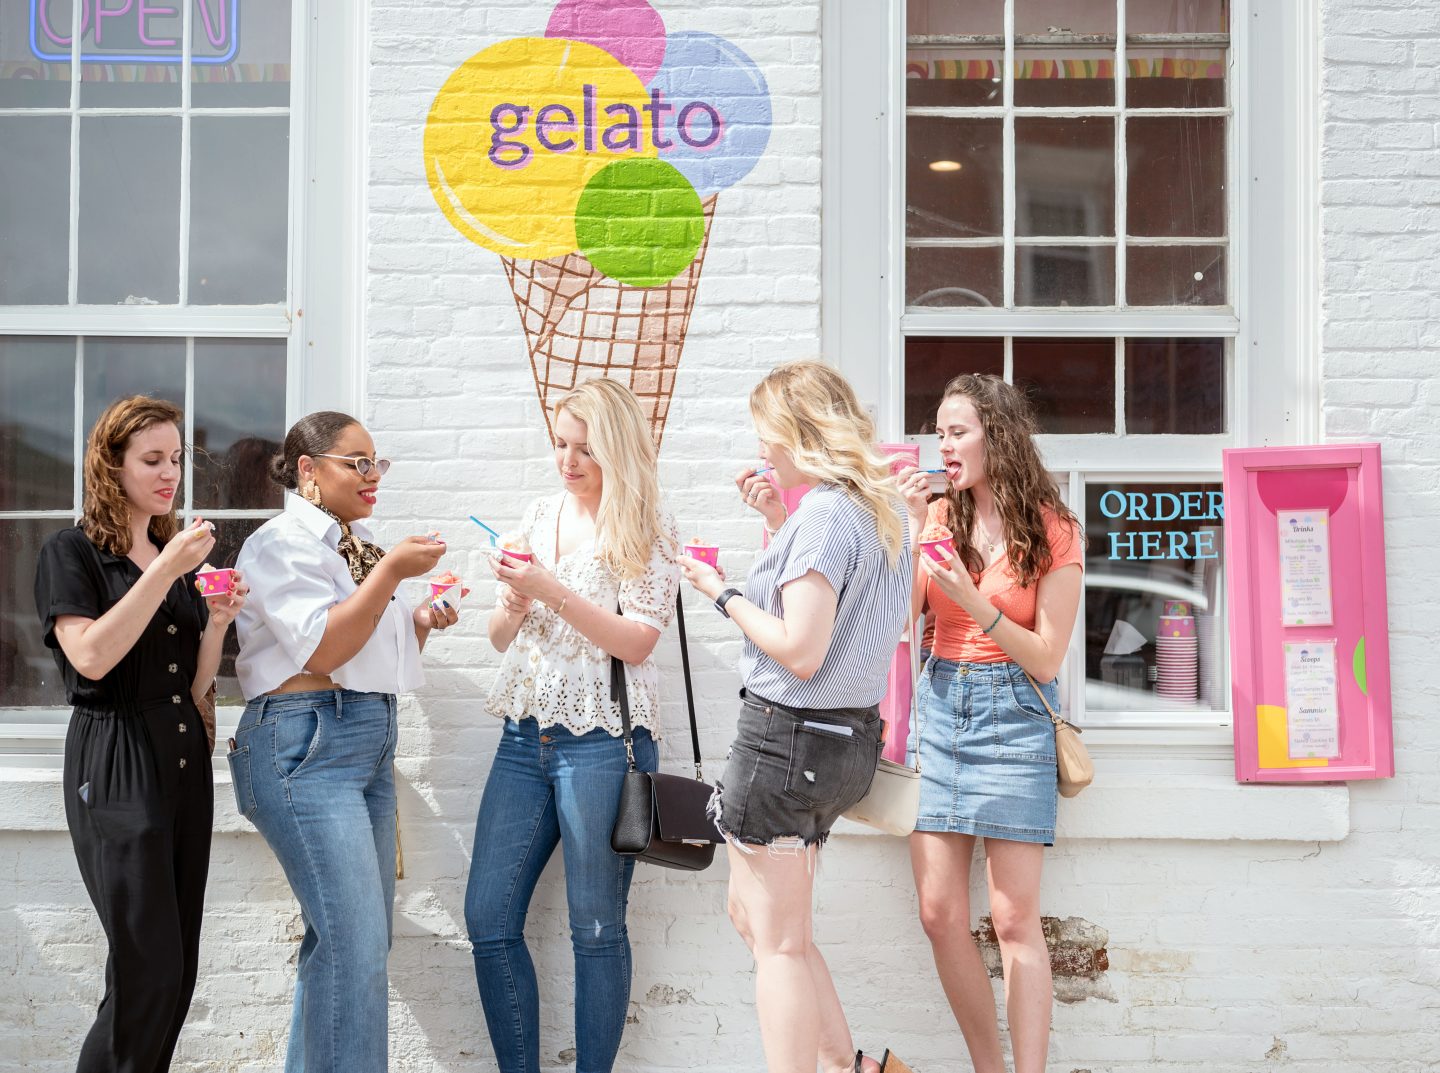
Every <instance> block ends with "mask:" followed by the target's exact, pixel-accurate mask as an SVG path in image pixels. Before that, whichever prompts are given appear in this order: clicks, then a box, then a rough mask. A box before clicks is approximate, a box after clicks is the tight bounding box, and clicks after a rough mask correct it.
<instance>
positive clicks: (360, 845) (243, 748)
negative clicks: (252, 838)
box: [230, 689, 396, 1073]
mask: <svg viewBox="0 0 1440 1073" xmlns="http://www.w3.org/2000/svg"><path fill="white" fill-rule="evenodd" d="M395 729H396V728H395V698H394V696H392V695H390V694H388V693H355V692H352V691H350V690H348V689H334V690H320V691H315V692H307V693H287V694H282V695H280V696H265V697H257V698H256V699H254V700H252V701H251V702H250V703H249V704H247V705H246V706H245V714H244V716H243V717H242V718H241V720H240V726H239V728H238V729H237V730H236V731H235V742H236V747H235V749H234V751H232V752H231V753H230V769H231V774H232V776H233V778H234V781H235V800H236V803H237V805H238V806H239V808H240V811H241V812H242V813H244V814H245V816H246V817H248V818H249V819H250V821H251V822H252V823H254V824H255V826H256V828H258V829H259V831H260V833H261V834H262V835H264V836H265V841H266V842H268V843H270V848H271V849H272V850H274V851H275V856H276V857H277V858H279V861H280V866H281V867H282V868H283V869H285V878H286V879H288V880H289V881H290V889H291V890H293V891H294V892H295V897H296V898H297V899H298V900H299V902H300V912H301V914H302V916H303V917H304V921H305V938H304V939H303V940H302V941H301V943H300V955H299V972H298V974H297V978H296V982H295V1008H294V1013H293V1016H292V1019H291V1023H290V1045H289V1050H288V1053H287V1054H286V1058H285V1070H286V1073H386V1071H387V1069H388V1066H389V1058H388V1053H387V1051H388V1040H389V1036H388V1016H387V1015H388V1012H389V1001H388V995H387V986H388V978H387V975H386V966H385V962H386V959H387V958H388V957H389V954H390V914H391V905H392V903H393V901H394V897H395V775H394V770H393V762H394V759H395Z"/></svg>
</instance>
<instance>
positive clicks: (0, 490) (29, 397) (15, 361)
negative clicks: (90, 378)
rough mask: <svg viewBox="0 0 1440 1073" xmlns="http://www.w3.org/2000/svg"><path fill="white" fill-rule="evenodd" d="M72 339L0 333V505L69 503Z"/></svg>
mask: <svg viewBox="0 0 1440 1073" xmlns="http://www.w3.org/2000/svg"><path fill="white" fill-rule="evenodd" d="M74 451H75V340H73V339H65V338H52V337H49V336H9V337H6V336H0V510H69V509H70V508H71V507H73V506H74V503H75V490H74V480H75V463H74V459H73V455H74Z"/></svg>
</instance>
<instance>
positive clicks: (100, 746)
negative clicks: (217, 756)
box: [64, 695, 215, 1073]
mask: <svg viewBox="0 0 1440 1073" xmlns="http://www.w3.org/2000/svg"><path fill="white" fill-rule="evenodd" d="M64 792H65V818H66V821H67V822H68V824H69V827H70V839H71V841H72V842H73V843H74V846H75V859H76V860H77V861H78V862H79V864H80V875H81V876H82V877H83V878H84V880H85V887H86V889H87V890H88V891H89V892H90V900H91V901H92V902H93V903H94V905H95V910H96V912H98V913H99V914H100V923H101V924H102V925H103V926H104V928H105V937H106V939H107V940H108V941H109V957H108V959H107V960H106V963H105V996H104V998H103V999H102V1000H101V1002H100V1008H99V1011H98V1012H97V1014H96V1017H95V1023H94V1025H92V1026H91V1028H90V1032H89V1034H88V1035H87V1036H86V1037H85V1043H84V1045H83V1046H82V1047H81V1049H80V1059H79V1063H78V1065H77V1067H76V1068H77V1073H164V1071H165V1070H168V1069H169V1068H170V1057H171V1055H172V1054H173V1053H174V1050H175V1041H176V1039H178V1038H179V1035H180V1026H181V1025H182V1024H183V1023H184V1021H185V1015H186V1013H187V1012H188V1011H189V1009H190V998H191V995H192V994H193V993H194V991H195V977H196V970H197V963H198V960H199V950H200V917H201V911H202V908H203V906H204V901H205V879H206V875H207V874H208V872H209V867H210V828H211V823H212V820H213V817H214V806H215V788H214V782H213V778H212V776H211V768H210V750H209V747H208V744H207V742H206V738H205V725H204V723H203V722H202V721H201V718H200V714H199V712H197V711H196V709H195V706H194V703H193V702H192V701H191V699H190V697H189V696H188V695H183V696H180V697H178V698H168V697H167V698H165V700H164V701H163V702H158V703H154V704H145V705H142V706H140V707H139V708H138V709H137V710H134V711H129V712H126V713H124V714H119V713H115V712H110V711H99V710H95V709H84V708H77V709H76V710H75V713H74V715H73V716H72V717H71V720H70V729H69V732H68V734H67V735H66V740H65V772H64Z"/></svg>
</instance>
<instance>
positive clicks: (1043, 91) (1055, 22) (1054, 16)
mask: <svg viewBox="0 0 1440 1073" xmlns="http://www.w3.org/2000/svg"><path fill="white" fill-rule="evenodd" d="M1115 13H1116V6H1115V0H1068V2H1067V3H1064V4H1057V3H1055V0H1015V35H1016V48H1015V64H1016V68H1017V70H1016V72H1015V103H1016V105H1018V106H1020V107H1029V106H1046V107H1062V108H1077V107H1083V106H1086V105H1106V104H1114V103H1115Z"/></svg>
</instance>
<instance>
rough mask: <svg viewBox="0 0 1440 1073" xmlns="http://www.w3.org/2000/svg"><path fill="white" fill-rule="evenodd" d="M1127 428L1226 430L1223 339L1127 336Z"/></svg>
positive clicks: (1140, 430)
mask: <svg viewBox="0 0 1440 1073" xmlns="http://www.w3.org/2000/svg"><path fill="white" fill-rule="evenodd" d="M1125 431H1126V432H1132V433H1140V434H1145V433H1172V434H1176V435H1207V434H1211V433H1220V432H1224V431H1225V342H1224V340H1221V339H1127V340H1125Z"/></svg>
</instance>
